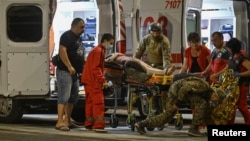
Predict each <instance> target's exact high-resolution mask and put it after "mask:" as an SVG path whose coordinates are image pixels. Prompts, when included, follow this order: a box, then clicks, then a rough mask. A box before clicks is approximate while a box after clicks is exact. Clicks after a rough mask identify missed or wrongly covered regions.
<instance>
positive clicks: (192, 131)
mask: <svg viewBox="0 0 250 141" xmlns="http://www.w3.org/2000/svg"><path fill="white" fill-rule="evenodd" d="M187 134H188V135H189V136H194V137H201V136H204V134H203V133H201V132H200V131H199V130H198V129H194V128H189V129H188V133H187Z"/></svg>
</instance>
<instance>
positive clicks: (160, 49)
mask: <svg viewBox="0 0 250 141" xmlns="http://www.w3.org/2000/svg"><path fill="white" fill-rule="evenodd" d="M160 40H161V41H155V40H154V39H153V36H152V35H151V34H148V35H146V36H145V37H144V38H143V40H142V41H141V42H140V44H139V46H138V47H137V50H136V53H135V56H134V57H135V58H138V59H140V58H141V57H142V56H143V53H144V52H145V51H146V53H147V59H146V61H145V62H146V63H147V64H149V65H151V66H152V67H155V68H159V69H163V68H166V67H169V66H171V64H170V62H171V61H172V58H171V48H170V42H169V39H168V38H167V37H166V36H164V35H163V34H161V35H160Z"/></svg>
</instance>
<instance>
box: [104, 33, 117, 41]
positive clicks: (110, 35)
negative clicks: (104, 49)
mask: <svg viewBox="0 0 250 141" xmlns="http://www.w3.org/2000/svg"><path fill="white" fill-rule="evenodd" d="M112 39H115V38H114V36H113V35H112V34H110V33H104V34H103V35H102V38H101V43H103V42H104V41H105V40H107V41H110V40H112Z"/></svg>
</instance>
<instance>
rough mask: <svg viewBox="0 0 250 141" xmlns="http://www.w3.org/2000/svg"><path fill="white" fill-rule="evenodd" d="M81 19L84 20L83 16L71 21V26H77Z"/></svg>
mask: <svg viewBox="0 0 250 141" xmlns="http://www.w3.org/2000/svg"><path fill="white" fill-rule="evenodd" d="M80 21H83V22H84V20H83V19H82V18H75V19H74V20H73V21H72V23H71V27H75V26H76V25H77V24H78V23H79V22H80Z"/></svg>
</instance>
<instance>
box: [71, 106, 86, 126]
mask: <svg viewBox="0 0 250 141" xmlns="http://www.w3.org/2000/svg"><path fill="white" fill-rule="evenodd" d="M71 118H72V119H73V120H74V121H76V122H81V123H83V122H84V121H85V110H84V108H74V109H73V111H72V114H71Z"/></svg>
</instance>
